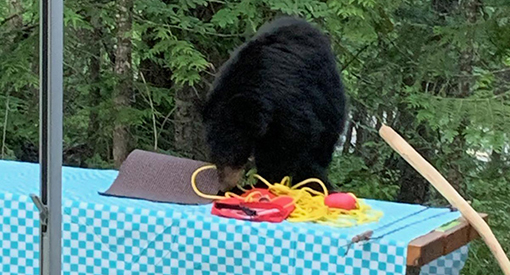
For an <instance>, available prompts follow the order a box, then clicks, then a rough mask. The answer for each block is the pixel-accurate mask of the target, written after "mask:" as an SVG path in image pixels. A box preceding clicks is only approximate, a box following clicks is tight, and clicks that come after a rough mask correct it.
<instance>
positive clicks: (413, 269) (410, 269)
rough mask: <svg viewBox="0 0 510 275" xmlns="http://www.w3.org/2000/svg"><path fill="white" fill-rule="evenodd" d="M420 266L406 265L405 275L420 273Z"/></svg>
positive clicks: (418, 274) (417, 274)
mask: <svg viewBox="0 0 510 275" xmlns="http://www.w3.org/2000/svg"><path fill="white" fill-rule="evenodd" d="M420 271H421V267H416V266H408V267H407V268H406V275H420Z"/></svg>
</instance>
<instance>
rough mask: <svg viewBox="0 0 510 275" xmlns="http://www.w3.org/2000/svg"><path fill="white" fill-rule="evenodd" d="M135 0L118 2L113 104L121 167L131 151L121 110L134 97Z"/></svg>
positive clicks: (116, 156) (115, 145)
mask: <svg viewBox="0 0 510 275" xmlns="http://www.w3.org/2000/svg"><path fill="white" fill-rule="evenodd" d="M132 10H133V0H119V1H118V2H117V50H116V52H115V73H116V74H117V77H118V83H117V86H116V89H115V93H114V98H113V104H114V108H115V111H116V119H115V122H114V123H115V124H114V129H113V160H114V163H115V166H116V167H119V166H120V165H121V164H122V162H123V161H124V160H125V159H126V157H127V155H128V153H129V145H130V140H131V137H130V134H129V127H128V125H127V123H126V122H124V121H122V118H121V117H120V114H121V110H122V109H123V108H126V107H129V106H130V100H131V98H132V81H133V79H132V77H133V76H132V73H131V34H130V33H131V25H132Z"/></svg>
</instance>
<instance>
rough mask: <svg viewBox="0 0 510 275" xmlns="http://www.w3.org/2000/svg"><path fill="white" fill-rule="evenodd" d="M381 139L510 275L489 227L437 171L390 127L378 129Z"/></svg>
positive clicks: (505, 257) (503, 255)
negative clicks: (463, 221)
mask: <svg viewBox="0 0 510 275" xmlns="http://www.w3.org/2000/svg"><path fill="white" fill-rule="evenodd" d="M379 134H380V135H381V137H382V138H383V139H384V140H385V141H386V142H387V143H388V144H389V145H390V146H391V148H393V149H394V150H395V151H396V152H397V153H398V154H399V155H400V156H402V157H403V158H404V159H405V160H406V161H407V162H408V163H409V164H411V166H412V167H413V168H414V169H416V171H418V172H419V173H420V174H421V175H422V176H423V177H425V179H427V180H428V181H429V182H430V183H431V184H432V185H433V186H434V188H436V189H437V191H439V193H441V195H443V197H445V198H446V199H447V200H448V201H449V202H450V204H451V205H452V206H453V207H455V208H457V209H459V211H460V213H461V214H462V215H463V216H464V218H466V220H467V221H468V222H469V223H470V224H471V225H472V226H473V227H474V228H475V229H476V231H478V233H479V234H480V236H481V237H482V239H483V240H484V241H485V243H486V244H487V246H488V247H489V248H490V250H491V252H492V254H493V255H494V256H495V257H496V260H497V261H498V263H499V266H500V267H501V269H502V270H503V273H504V274H505V275H510V261H509V260H508V258H507V256H506V254H505V252H504V251H503V248H501V245H500V244H499V242H498V240H497V239H496V237H495V236H494V233H492V231H491V229H490V227H489V225H487V223H486V222H485V221H484V220H483V219H482V218H481V217H480V215H478V213H477V212H476V211H475V210H474V209H473V208H472V207H471V205H469V204H468V203H467V202H466V200H464V199H463V198H462V197H461V196H460V194H459V193H458V192H457V191H456V190H455V189H454V188H453V187H452V186H451V184H450V183H449V182H448V181H447V180H446V179H445V178H444V177H443V176H442V175H441V174H440V173H439V171H437V170H436V169H435V168H434V167H433V166H432V165H431V164H430V163H429V162H427V161H426V160H425V159H424V158H423V157H422V156H421V155H420V154H419V153H418V152H416V150H414V148H413V147H411V145H409V143H407V142H406V141H405V140H404V139H403V138H402V137H401V136H400V135H399V134H398V133H396V132H395V131H394V130H393V129H392V128H391V127H388V126H386V125H383V126H382V127H381V129H379Z"/></svg>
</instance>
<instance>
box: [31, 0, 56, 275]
mask: <svg viewBox="0 0 510 275" xmlns="http://www.w3.org/2000/svg"><path fill="white" fill-rule="evenodd" d="M63 12H64V10H63V0H41V2H40V70H39V72H40V83H39V84H40V85H39V86H40V88H39V102H40V117H39V120H40V123H39V124H40V125H39V130H40V138H39V163H40V167H41V190H40V192H41V197H40V199H39V197H37V196H35V195H31V197H32V199H33V200H34V203H35V204H36V206H37V207H38V208H39V211H40V218H41V219H40V236H41V238H40V259H39V260H40V264H39V266H40V274H41V275H60V274H61V268H62V246H61V244H62V241H61V236H62V116H63V113H62V105H63V91H62V90H63V69H62V67H63V65H62V62H63V46H64V39H63V36H64V23H63V16H64V13H63Z"/></svg>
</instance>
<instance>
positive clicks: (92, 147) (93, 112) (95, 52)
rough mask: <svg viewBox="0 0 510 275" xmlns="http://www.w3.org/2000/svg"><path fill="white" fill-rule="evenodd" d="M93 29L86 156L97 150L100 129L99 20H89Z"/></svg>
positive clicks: (91, 36) (91, 35) (91, 34)
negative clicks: (91, 85)
mask: <svg viewBox="0 0 510 275" xmlns="http://www.w3.org/2000/svg"><path fill="white" fill-rule="evenodd" d="M91 24H92V26H93V27H94V29H93V30H92V31H91V33H90V41H89V43H90V46H91V47H90V52H91V58H90V68H89V69H90V82H91V83H92V84H93V87H92V89H91V90H90V91H89V106H90V114H89V127H88V131H87V132H88V133H87V146H88V150H87V151H88V155H89V156H88V157H92V156H94V154H95V153H96V150H97V146H98V144H97V140H98V136H97V131H98V129H100V121H99V109H98V108H99V104H100V102H101V90H100V89H99V86H98V84H99V82H100V81H101V43H100V40H101V30H100V27H101V26H100V23H99V22H91Z"/></svg>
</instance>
